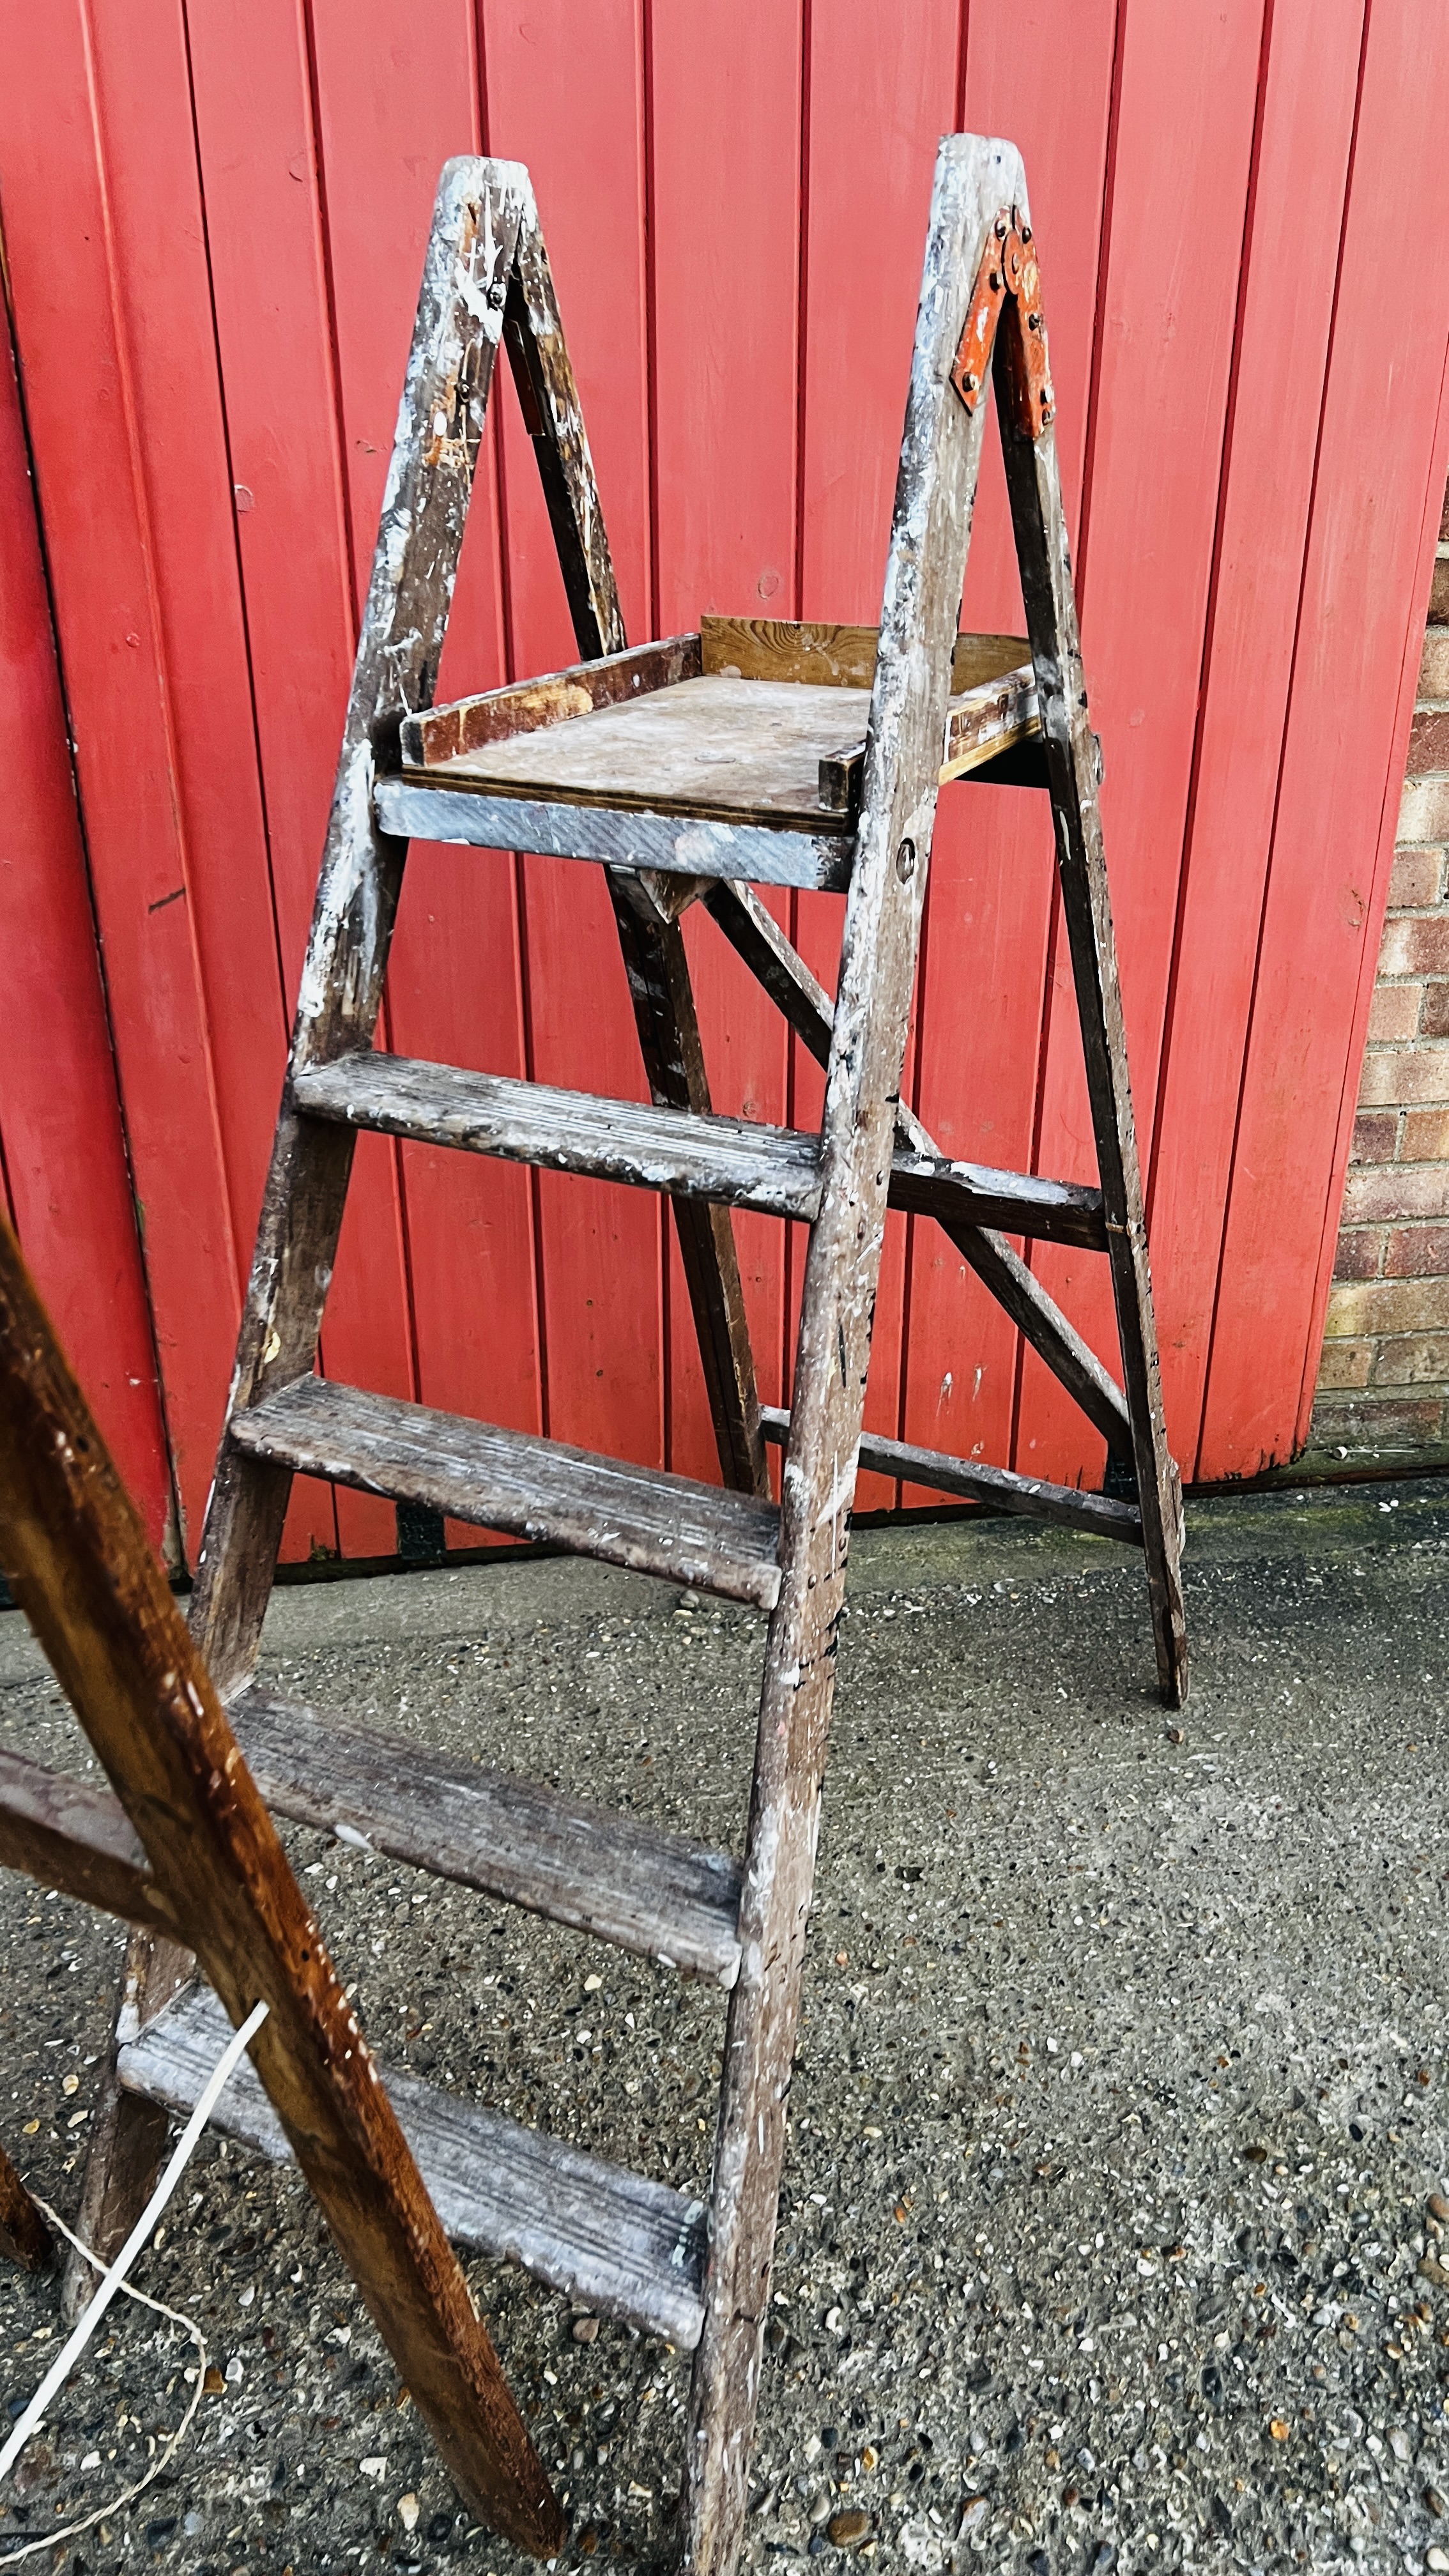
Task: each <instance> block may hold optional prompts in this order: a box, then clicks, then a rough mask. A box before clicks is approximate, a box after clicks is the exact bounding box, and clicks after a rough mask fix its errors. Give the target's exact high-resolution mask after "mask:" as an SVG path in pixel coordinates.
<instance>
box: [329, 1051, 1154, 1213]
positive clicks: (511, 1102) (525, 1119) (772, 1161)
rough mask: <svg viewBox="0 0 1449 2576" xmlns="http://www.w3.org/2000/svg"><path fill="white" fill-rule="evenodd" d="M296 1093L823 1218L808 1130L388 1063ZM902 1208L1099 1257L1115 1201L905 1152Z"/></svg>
mask: <svg viewBox="0 0 1449 2576" xmlns="http://www.w3.org/2000/svg"><path fill="white" fill-rule="evenodd" d="M292 1091H293V1097H294V1098H295V1100H296V1103H297V1106H298V1108H299V1109H303V1110H305V1111H306V1112H307V1114H308V1116H309V1117H313V1118H329V1119H336V1120H339V1121H341V1122H342V1123H344V1124H346V1125H350V1126H353V1127H368V1128H376V1129H380V1130H381V1131H382V1132H383V1133H384V1134H386V1135H389V1136H406V1137H410V1138H412V1139H413V1140H415V1141H417V1142H419V1143H424V1144H431V1145H451V1146H456V1147H458V1148H460V1149H461V1150H463V1151H464V1152H468V1153H474V1154H496V1155H499V1156H501V1157H502V1158H503V1159H504V1160H505V1161H509V1162H518V1163H534V1164H537V1165H540V1166H541V1167H543V1168H545V1169H548V1170H552V1171H563V1172H585V1173H588V1174H590V1175H591V1176H592V1177H593V1178H594V1179H596V1180H612V1181H626V1182H632V1183H633V1184H634V1185H635V1186H636V1187H639V1188H643V1189H653V1190H668V1191H670V1192H671V1193H673V1194H674V1195H676V1196H678V1197H681V1198H706V1199H715V1200H718V1201H721V1202H722V1203H724V1204H725V1205H727V1206H731V1207H741V1208H750V1209H753V1210H754V1211H755V1212H756V1213H757V1214H759V1215H763V1216H784V1217H798V1218H800V1219H801V1220H802V1221H803V1222H804V1223H806V1224H810V1223H812V1222H813V1221H814V1218H815V1217H816V1215H817V1214H818V1212H819V1206H820V1170H819V1158H820V1140H819V1138H818V1136H812V1135H810V1134H808V1133H806V1132H805V1131H804V1130H802V1129H800V1128H795V1127H768V1126H764V1125H760V1124H757V1123H756V1122H754V1121H753V1120H749V1119H744V1118H717V1117H713V1116H711V1117H700V1116H696V1115H694V1114H693V1113H691V1112H689V1111H686V1110H682V1109H657V1108H654V1107H653V1106H652V1105H646V1104H645V1103H643V1102H640V1101H636V1100H605V1099H599V1098H598V1097H596V1096H595V1095H594V1094H593V1093H591V1092H587V1091H558V1090H554V1089H553V1088H551V1087H550V1086H549V1085H548V1084H545V1083H541V1082H516V1081H514V1080H512V1079H511V1078H509V1077H508V1076H505V1075H502V1074H494V1073H467V1072H463V1071H461V1070H460V1069H459V1068H458V1067H457V1066H454V1065H447V1064H426V1063H422V1062H419V1061H418V1060H417V1059H416V1058H415V1057H408V1056H394V1055H381V1054H366V1055H364V1054H357V1055H346V1056H339V1057H338V1058H337V1060H336V1061H335V1063H332V1064H323V1065H313V1066H309V1067H308V1068H307V1069H306V1070H305V1071H303V1072H300V1073H298V1074H296V1075H294V1077H293V1082H292ZM890 1200H891V1205H892V1207H898V1208H906V1209H910V1210H912V1211H914V1212H915V1213H916V1214H918V1215H922V1216H932V1217H940V1218H942V1219H944V1220H945V1221H946V1222H948V1223H949V1222H951V1221H952V1220H955V1221H957V1222H961V1221H964V1222H966V1223H968V1224H971V1225H990V1226H996V1227H999V1228H1000V1229H1001V1231H1002V1232H1003V1233H1007V1234H1022V1235H1029V1236H1032V1237H1034V1238H1037V1239H1039V1240H1043V1241H1047V1242H1051V1243H1074V1244H1079V1245H1083V1246H1085V1247H1086V1248H1087V1249H1088V1250H1090V1251H1095V1252H1100V1251H1102V1250H1104V1249H1105V1246H1106V1240H1107V1238H1106V1230H1105V1227H1104V1226H1103V1222H1102V1193H1101V1191H1100V1190H1096V1189H1090V1188H1088V1187H1086V1186H1085V1185H1084V1184H1082V1183H1079V1182H1075V1181H1050V1180H1040V1179H1038V1178H1037V1177H1036V1176H1035V1175H1034V1174H1032V1173H1026V1172H999V1171H994V1170H993V1169H992V1168H991V1167H990V1166H989V1165H987V1164H983V1163H959V1162H953V1161H951V1160H950V1159H949V1158H948V1157H947V1156H945V1155H940V1154H937V1155H926V1154H913V1153H909V1152H908V1151H907V1150H906V1149H905V1148H904V1147H903V1146H902V1147H898V1148H897V1151H896V1155H895V1161H894V1165H893V1168H892V1172H891V1184H890Z"/></svg>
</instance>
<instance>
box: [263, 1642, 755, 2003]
mask: <svg viewBox="0 0 1449 2576" xmlns="http://www.w3.org/2000/svg"><path fill="white" fill-rule="evenodd" d="M228 1714H229V1716H230V1718H231V1721H232V1724H233V1726H234V1727H235V1729H236V1733H237V1740H238V1742H239V1743H240V1745H241V1748H242V1751H243V1753H244V1754H245V1755H246V1759H247V1763H248V1766H249V1768H250V1770H251V1774H252V1777H253V1779H254V1780H255V1782H256V1784H257V1787H258V1789H259V1791H260V1793H261V1795H262V1797H263V1798H264V1799H265V1800H266V1802H267V1805H268V1806H269V1807H270V1808H272V1809H273V1811H274V1812H275V1813H276V1814H277V1815H280V1816H287V1817H289V1818H290V1819H291V1821H292V1822H293V1823H294V1824H303V1825H320V1826H322V1827H324V1828H325V1830H326V1831H327V1832H329V1833H334V1834H336V1833H340V1834H342V1835H343V1836H344V1837H345V1838H346V1839H347V1840H348V1841H354V1840H357V1839H361V1840H362V1841H363V1842H365V1843H367V1844H369V1845H370V1846H371V1847H372V1848H373V1849H374V1850H377V1851H382V1852H386V1853H387V1854H388V1857H389V1858H390V1859H392V1860H397V1861H403V1862H406V1863H407V1864H408V1865H409V1867H411V1868H413V1869H425V1870H429V1871H431V1872H432V1874H433V1875H434V1876H435V1877H437V1878H448V1879H453V1880H455V1881H456V1882H457V1883H458V1884H459V1885H460V1886H464V1887H479V1888H482V1889H484V1890H485V1891H486V1893H487V1894H488V1895H490V1896H497V1897H501V1898H503V1899H504V1900H505V1901H506V1902H507V1903H508V1904H511V1905H522V1906H525V1907H527V1908H528V1909H529V1910H530V1911H531V1912H532V1913H535V1914H543V1915H546V1916H547V1917H548V1919H549V1921H550V1922H553V1923H567V1924H570V1925H572V1926H573V1928H574V1929H575V1930H576V1931H579V1932H591V1933H593V1934H595V1935H596V1936H597V1938H598V1939H600V1940H602V1941H612V1942H614V1943H616V1944H617V1945H618V1946H619V1948H621V1949H625V1950H634V1951H637V1952H639V1953H640V1954H641V1956H643V1957H645V1958H653V1959H657V1960H658V1961H659V1962H660V1964H661V1966H663V1967H668V1968H678V1969H681V1970H683V1971H685V1972H687V1973H689V1974H691V1975H695V1976H702V1977H709V1978H711V1979H713V1980H714V1981H715V1982H716V1983H717V1984H719V1985H722V1986H730V1985H733V1983H734V1980H735V1976H736V1973H737V1971H738V1968H739V1959H740V1951H739V1942H738V1940H737V1938H736V1935H735V1917H736V1914H737V1913H738V1910H739V1893H740V1867H739V1863H738V1861H736V1860H733V1859H732V1858H731V1857H730V1855H729V1853H728V1852H717V1851H710V1850H708V1849H707V1848H706V1846H705V1845H704V1844H702V1843H695V1842H690V1841H688V1840H686V1838H685V1837H684V1836H683V1835H681V1834H666V1833H659V1832H657V1831H656V1830H655V1828H654V1827H653V1826H651V1825H646V1824H643V1823H641V1822H640V1821H639V1820H638V1819H637V1818H636V1817H633V1816H628V1815H618V1814H614V1813H611V1812H610V1811H609V1810H607V1809H605V1808H603V1807H592V1806H587V1805H585V1804H584V1802H583V1801H582V1800H580V1799H576V1798H568V1797H565V1796H563V1795H562V1794H561V1792H560V1791H558V1790H556V1789H550V1788H547V1787H545V1786H544V1785H543V1784H542V1783H540V1782H538V1781H534V1780H523V1779H519V1778H518V1777H517V1776H516V1775H515V1774H513V1773H511V1772H506V1771H493V1770H489V1769H488V1768H487V1767H486V1766H484V1765H482V1764H479V1763H476V1762H460V1761H457V1760H456V1759H454V1758H453V1757H451V1756H450V1755H448V1754H447V1753H442V1752H439V1751H438V1750H437V1749H436V1748H435V1747H434V1746H432V1745H427V1744H419V1743H417V1742H416V1741H415V1740H414V1739H413V1738H411V1737H409V1736H397V1735H388V1734H384V1733H383V1732H382V1730H381V1729H380V1728H376V1727H362V1726H351V1725H349V1724H348V1723H347V1722H346V1720H345V1719H343V1718H341V1717H338V1716H337V1715H335V1714H334V1712H333V1711H332V1710H330V1709H316V1708H306V1707H300V1706H298V1705H297V1704H296V1703H295V1702H293V1701H291V1700H286V1699H279V1698H278V1697H277V1696H276V1695H275V1694H274V1693H273V1692H271V1691H267V1690H263V1689H262V1688H260V1687H259V1685H258V1684H257V1683H255V1682H253V1683H252V1684H251V1685H250V1686H249V1688H248V1689H246V1690H244V1691H242V1692H240V1693H239V1695H238V1696H237V1698H236V1699H235V1700H233V1702H232V1704H231V1708H230V1710H229V1712H228Z"/></svg>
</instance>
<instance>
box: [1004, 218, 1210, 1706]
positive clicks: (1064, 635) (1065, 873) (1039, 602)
mask: <svg viewBox="0 0 1449 2576" xmlns="http://www.w3.org/2000/svg"><path fill="white" fill-rule="evenodd" d="M1022 202H1023V207H1024V201H1022ZM995 363H996V370H997V377H996V409H997V414H998V417H999V419H1000V422H1001V443H1002V454H1003V457H1004V459H1005V464H1006V487H1007V491H1008V494H1009V496H1010V500H1011V517H1012V525H1013V528H1014V530H1015V533H1016V550H1017V557H1018V560H1019V562H1020V565H1021V587H1022V597H1023V599H1024V600H1025V603H1026V616H1027V625H1028V627H1029V629H1030V631H1031V642H1032V655H1033V658H1034V661H1035V664H1036V670H1037V675H1038V683H1039V690H1040V700H1041V719H1042V733H1043V737H1044V741H1045V749H1046V758H1047V767H1048V770H1049V772H1050V775H1051V795H1052V808H1053V812H1054V815H1055V818H1056V842H1057V873H1058V876H1059V878H1060V882H1061V889H1062V911H1063V916H1064V918H1065V921H1066V926H1067V941H1068V946H1069V948H1070V951H1071V959H1072V975H1073V980H1074V982H1075V986H1076V996H1077V1014H1078V1018H1079V1019H1080V1021H1081V1028H1082V1047H1083V1052H1084V1055H1085V1059H1086V1072H1087V1093H1088V1098H1089V1099H1090V1102H1091V1108H1092V1125H1093V1129H1094V1132H1095V1135H1096V1141H1097V1162H1098V1170H1099V1172H1100V1175H1101V1182H1102V1207H1103V1215H1104V1218H1105V1221H1106V1228H1107V1245H1108V1252H1109V1256H1110V1260H1111V1268H1112V1290H1113V1299H1114V1303H1115V1307H1116V1314H1117V1336H1118V1341H1119V1343H1120V1346H1121V1351H1122V1369H1123V1375H1124V1378H1125V1381H1126V1394H1127V1407H1128V1414H1129V1418H1130V1423H1131V1432H1132V1458H1133V1463H1134V1466H1135V1469H1136V1476H1137V1493H1138V1500H1139V1502H1140V1504H1141V1507H1142V1537H1143V1550H1144V1554H1145V1556H1146V1560H1147V1581H1148V1589H1149V1592H1150V1595H1151V1601H1152V1627H1153V1636H1154V1639H1155V1641H1156V1648H1157V1679H1158V1686H1159V1689H1160V1690H1161V1693H1162V1696H1163V1699H1164V1700H1165V1702H1166V1703H1167V1705H1168V1707H1169V1708H1180V1707H1181V1706H1182V1704H1183V1701H1184V1700H1185V1698H1186V1696H1187V1621H1186V1612H1185V1608H1184V1603H1183V1593H1182V1565H1181V1556H1182V1487H1181V1484H1180V1482H1179V1479H1178V1473H1177V1468H1176V1466H1175V1464H1174V1463H1173V1459H1172V1455H1171V1452H1170V1451H1169V1449H1168V1445H1167V1425H1166V1422H1165V1419H1164V1416H1163V1410H1162V1378H1161V1370H1160V1367H1159V1363H1158V1352H1157V1326H1156V1321H1155V1318H1154V1315H1153V1307H1152V1276H1151V1269H1150V1265H1149V1262H1148V1256H1147V1224H1146V1218H1145V1215H1144V1212H1143V1205H1142V1176H1141V1170H1140V1166H1139V1163H1138V1158H1137V1131H1136V1127H1135V1124H1134V1121H1133V1116H1132V1092H1131V1085H1130V1082H1129V1079H1128V1071H1127V1035H1126V1026H1125V1022H1124V1020H1123V1014H1122V988H1121V984H1120V981H1119V979H1118V973H1117V946H1116V940H1115V938H1114V935H1113V930H1112V905H1111V897H1110V895H1109V893H1108V888H1107V867H1106V859H1105V856H1104V853H1103V848H1102V820H1101V813H1100V809H1099V807H1098V802H1097V780H1098V760H1097V745H1096V740H1095V737H1094V735H1093V733H1092V726H1091V718H1090V715H1089V712H1088V707H1087V685H1086V679H1085V675H1084V673H1083V669H1082V648H1081V636H1080V631H1079V628H1078V624H1077V604H1076V594H1075V591H1074V589H1073V586H1072V561H1071V551H1070V548H1069V546H1068V542H1067V526H1066V514H1065V511H1064V508H1063V504H1062V488H1061V477H1060V474H1059V472H1058V470H1057V453H1056V433H1055V431H1054V430H1053V429H1052V428H1050V427H1049V426H1048V427H1046V428H1043V429H1041V430H1039V431H1038V433H1037V435H1036V437H1035V438H1032V437H1031V436H1030V435H1029V434H1028V432H1027V431H1025V430H1024V429H1023V428H1021V427H1020V426H1019V425H1018V422H1017V419H1016V416H1015V411H1014V409H1013V406H1012V404H1011V401H1010V383H1011V366H1012V359H1011V351H1010V344H1009V343H1008V342H1006V341H1003V342H1001V343H1000V344H999V346H998V350H997V355H996V362H995Z"/></svg>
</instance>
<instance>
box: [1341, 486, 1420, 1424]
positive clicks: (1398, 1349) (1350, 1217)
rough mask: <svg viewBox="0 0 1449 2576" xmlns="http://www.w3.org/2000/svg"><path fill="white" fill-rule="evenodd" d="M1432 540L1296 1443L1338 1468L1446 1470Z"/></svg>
mask: <svg viewBox="0 0 1449 2576" xmlns="http://www.w3.org/2000/svg"><path fill="white" fill-rule="evenodd" d="M1439 538H1440V542H1439V549H1438V561H1437V562H1436V564H1435V567H1434V587H1433V594H1432V597H1431V600H1430V605H1429V627H1428V632H1427V634H1426V636H1425V638H1424V661H1423V668H1422V671H1421V673H1420V679H1419V694H1418V702H1417V705H1416V707H1415V712H1414V730H1413V735H1412V738H1411V742H1410V748H1409V766H1408V775H1407V777H1406V778H1405V780H1404V793H1403V802H1402V804H1401V806H1400V809H1399V836H1398V843H1397V846H1396V848H1395V852H1394V873H1393V879H1392V883H1391V886H1390V890H1389V910H1388V917H1387V919H1386V921H1385V923H1384V938H1383V947H1382V949H1381V950H1380V953H1379V971H1378V980H1377V982H1376V984H1375V987H1374V997H1373V1005H1372V1011H1371V1014H1370V1018H1369V1030H1368V1050H1367V1053H1366V1054H1365V1057H1364V1067H1363V1081H1362V1084H1361V1086H1360V1089H1359V1107H1358V1117H1357V1119H1356V1121H1355V1124H1354V1133H1353V1150H1352V1156H1351V1159H1350V1163H1349V1171H1348V1186H1347V1189H1346V1192H1345V1195H1344V1204H1343V1222H1342V1228H1341V1231H1340V1233H1339V1238H1338V1257H1337V1260H1336V1262H1335V1264H1334V1275H1333V1290H1332V1294H1331V1296H1330V1299H1329V1305H1328V1324H1327V1332H1326V1337H1325V1340H1324V1345H1323V1359H1322V1363H1321V1366H1320V1369H1319V1377H1318V1393H1317V1399H1316V1402H1315V1404H1314V1409H1313V1428H1312V1434H1311V1438H1310V1442H1309V1449H1310V1454H1311V1456H1312V1458H1313V1459H1314V1460H1315V1461H1316V1462H1318V1463H1321V1464H1322V1465H1323V1466H1325V1467H1334V1466H1336V1467H1338V1468H1339V1469H1340V1470H1341V1469H1342V1468H1343V1466H1344V1465H1345V1464H1347V1465H1349V1466H1368V1465H1372V1464H1375V1463H1378V1462H1382V1463H1384V1464H1387V1465H1394V1464H1399V1465H1402V1464H1403V1463H1404V1462H1405V1461H1406V1459H1409V1458H1414V1459H1421V1460H1423V1462H1424V1463H1425V1464H1432V1465H1441V1464H1444V1463H1446V1462H1449V501H1446V504H1445V514H1444V520H1443V523H1442V524H1441V527H1440V531H1439ZM1305 1463H1307V1462H1305Z"/></svg>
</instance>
